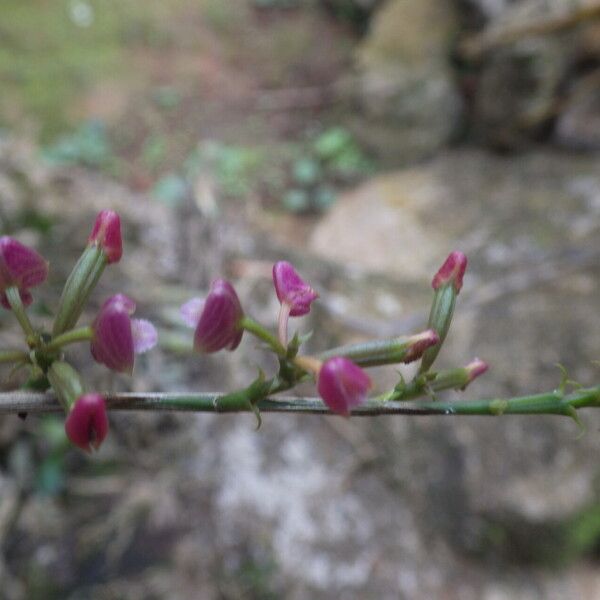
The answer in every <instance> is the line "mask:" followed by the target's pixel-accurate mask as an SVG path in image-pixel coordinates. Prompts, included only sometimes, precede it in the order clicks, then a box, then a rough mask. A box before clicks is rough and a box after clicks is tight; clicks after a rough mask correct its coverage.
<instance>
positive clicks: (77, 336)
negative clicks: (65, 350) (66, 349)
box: [44, 326, 94, 352]
mask: <svg viewBox="0 0 600 600" xmlns="http://www.w3.org/2000/svg"><path fill="white" fill-rule="evenodd" d="M93 337H94V330H93V329H92V328H91V327H89V326H87V327H79V328H78V329H71V330H70V331H66V332H65V333H61V334H60V335H57V336H56V337H55V338H53V339H52V340H51V341H50V342H48V343H47V344H46V345H45V346H44V350H47V351H50V352H53V351H54V350H58V349H60V348H62V347H63V346H66V345H67V344H76V343H77V342H87V341H89V340H91V339H92V338H93Z"/></svg>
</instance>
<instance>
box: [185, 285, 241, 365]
mask: <svg viewBox="0 0 600 600" xmlns="http://www.w3.org/2000/svg"><path fill="white" fill-rule="evenodd" d="M181 313H182V316H183V319H184V321H185V322H186V324H188V325H190V326H192V327H195V328H196V331H195V333H194V350H196V352H201V353H206V354H208V353H212V352H218V351H219V350H224V349H225V350H235V349H236V348H237V347H238V346H239V344H240V342H241V341H242V335H243V333H244V330H243V329H242V326H241V320H242V318H243V317H244V311H243V310H242V305H241V304H240V300H239V298H238V295H237V294H236V292H235V289H234V288H233V286H232V285H231V283H229V282H228V281H226V280H225V279H216V280H215V281H213V283H212V285H211V286H210V291H209V293H208V296H207V297H206V298H205V299H204V300H202V299H199V298H193V299H192V300H190V301H188V302H186V303H185V304H184V305H183V306H182V307H181Z"/></svg>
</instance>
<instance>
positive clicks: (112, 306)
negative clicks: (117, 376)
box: [91, 294, 158, 374]
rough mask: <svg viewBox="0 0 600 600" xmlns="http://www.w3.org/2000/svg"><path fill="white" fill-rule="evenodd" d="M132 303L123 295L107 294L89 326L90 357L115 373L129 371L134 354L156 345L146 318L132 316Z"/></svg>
mask: <svg viewBox="0 0 600 600" xmlns="http://www.w3.org/2000/svg"><path fill="white" fill-rule="evenodd" d="M134 312H135V302H134V301H133V300H132V299H131V298H129V297H127V296H125V295H124V294H117V295H116V296H112V297H110V298H109V299H108V300H107V301H106V302H105V303H104V304H103V305H102V308H101V309H100V312H99V313H98V315H97V317H96V319H95V320H94V323H93V324H92V329H93V330H94V337H93V339H92V343H91V351H92V356H93V357H94V359H95V360H96V361H97V362H99V363H102V364H104V365H106V366H107V367H108V368H109V369H113V370H114V371H118V372H119V373H130V374H131V372H132V371H133V363H134V358H135V354H141V353H143V352H146V351H147V350H150V348H153V347H154V346H155V345H156V341H157V337H158V336H157V333H156V329H155V328H154V326H153V325H152V323H150V322H149V321H145V320H143V319H132V318H131V315H132V314H133V313H134Z"/></svg>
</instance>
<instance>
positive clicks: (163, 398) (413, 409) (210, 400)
mask: <svg viewBox="0 0 600 600" xmlns="http://www.w3.org/2000/svg"><path fill="white" fill-rule="evenodd" d="M257 382H259V383H257ZM257 382H254V383H253V384H251V385H250V386H249V387H248V388H245V389H244V390H239V391H237V392H232V393H230V394H215V393H199V394H193V393H190V394H185V393H183V394H165V393H158V394H140V393H128V394H107V395H106V400H107V404H108V406H109V408H111V409H115V410H169V411H170V410H174V411H194V412H209V413H219V412H250V411H251V410H253V408H252V402H255V404H254V406H255V407H256V408H258V409H259V410H260V411H262V412H277V413H310V414H322V415H330V414H331V413H330V411H329V409H328V408H327V407H326V406H325V405H324V404H323V402H322V401H321V400H320V399H318V398H291V397H288V398H278V399H277V398H271V397H267V398H264V399H259V400H256V398H257V397H258V398H260V395H261V394H263V393H264V392H265V390H266V389H267V388H268V387H269V386H272V388H271V390H270V391H269V394H273V393H275V392H276V391H282V390H283V389H286V387H287V384H285V383H283V382H280V381H278V380H277V378H273V379H270V380H263V381H262V382H260V380H257ZM587 407H595V408H598V407H600V386H596V387H591V388H586V389H581V390H577V391H575V392H573V393H571V394H567V395H564V396H563V395H562V393H561V392H559V391H552V392H546V393H541V394H533V395H528V396H519V397H515V398H506V399H501V398H491V399H486V400H476V401H470V400H465V401H460V402H433V401H427V402H417V403H411V404H406V403H403V402H378V401H374V400H371V401H369V402H367V403H365V404H363V405H362V406H359V407H358V408H356V409H354V410H353V411H352V414H353V415H355V416H377V415H394V414H395V415H414V416H425V415H440V416H443V415H454V416H458V415H465V416H467V415H473V416H500V415H526V414H528V415H561V416H568V417H573V414H574V410H575V409H579V408H587ZM57 410H60V406H59V404H58V403H57V402H56V399H55V397H54V396H53V395H50V394H39V393H35V394H34V393H8V394H0V414H12V413H16V412H23V411H27V412H56V411H57Z"/></svg>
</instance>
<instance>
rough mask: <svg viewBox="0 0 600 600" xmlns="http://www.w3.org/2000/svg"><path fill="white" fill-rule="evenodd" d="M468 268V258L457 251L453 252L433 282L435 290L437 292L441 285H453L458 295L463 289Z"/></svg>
mask: <svg viewBox="0 0 600 600" xmlns="http://www.w3.org/2000/svg"><path fill="white" fill-rule="evenodd" d="M466 268H467V257H466V256H465V255H464V254H463V253H462V252H458V251H457V250H455V251H454V252H451V253H450V254H449V255H448V258H447V259H446V260H445V262H444V264H443V265H442V266H441V267H440V270H439V271H438V272H437V273H436V274H435V276H434V278H433V281H432V282H431V285H432V287H433V289H434V290H437V289H438V288H439V287H440V286H441V285H446V284H447V283H452V285H453V286H454V290H455V291H456V293H457V294H458V292H460V289H461V288H462V284H463V277H464V275H465V270H466Z"/></svg>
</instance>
